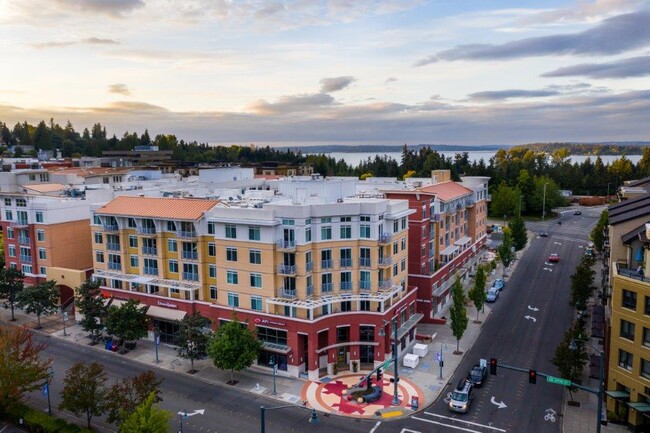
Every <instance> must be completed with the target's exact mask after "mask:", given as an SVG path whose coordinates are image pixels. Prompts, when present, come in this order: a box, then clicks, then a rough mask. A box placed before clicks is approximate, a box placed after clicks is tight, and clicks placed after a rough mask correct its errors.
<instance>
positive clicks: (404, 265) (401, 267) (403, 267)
mask: <svg viewBox="0 0 650 433" xmlns="http://www.w3.org/2000/svg"><path fill="white" fill-rule="evenodd" d="M400 270H401V271H402V272H404V271H405V270H406V259H402V263H401V266H400Z"/></svg>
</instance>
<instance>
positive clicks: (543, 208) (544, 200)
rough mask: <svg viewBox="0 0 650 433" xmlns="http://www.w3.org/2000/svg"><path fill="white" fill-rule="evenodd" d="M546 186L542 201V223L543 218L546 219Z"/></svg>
mask: <svg viewBox="0 0 650 433" xmlns="http://www.w3.org/2000/svg"><path fill="white" fill-rule="evenodd" d="M546 185H548V182H546V183H545V184H544V199H543V200H542V221H544V218H545V217H546Z"/></svg>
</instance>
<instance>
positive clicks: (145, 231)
mask: <svg viewBox="0 0 650 433" xmlns="http://www.w3.org/2000/svg"><path fill="white" fill-rule="evenodd" d="M138 233H140V234H141V235H155V234H156V228H155V227H140V228H139V229H138Z"/></svg>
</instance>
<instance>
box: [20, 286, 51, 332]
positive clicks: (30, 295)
mask: <svg viewBox="0 0 650 433" xmlns="http://www.w3.org/2000/svg"><path fill="white" fill-rule="evenodd" d="M59 298H60V292H59V289H58V288H57V287H56V281H54V280H49V281H44V282H42V283H38V284H36V285H35V286H31V287H26V288H24V289H23V290H21V291H20V293H19V294H18V299H17V300H18V302H16V305H17V306H18V307H19V308H22V309H23V310H24V311H25V312H26V313H28V314H36V318H37V319H38V327H39V328H40V327H41V315H43V314H46V315H47V314H52V313H54V312H56V311H57V310H58V309H59Z"/></svg>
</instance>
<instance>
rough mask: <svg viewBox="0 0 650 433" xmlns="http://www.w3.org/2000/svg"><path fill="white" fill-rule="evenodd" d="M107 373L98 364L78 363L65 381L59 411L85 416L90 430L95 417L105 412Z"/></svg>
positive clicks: (66, 375) (70, 370)
mask: <svg viewBox="0 0 650 433" xmlns="http://www.w3.org/2000/svg"><path fill="white" fill-rule="evenodd" d="M105 383H106V372H105V371H104V367H102V365H101V364H99V363H97V362H92V363H85V362H77V363H75V364H74V365H73V366H72V367H70V368H69V369H68V371H67V372H66V374H65V379H64V380H63V390H62V391H61V404H59V410H69V411H70V412H72V413H73V414H75V415H77V416H81V415H85V416H86V421H87V424H88V428H89V429H90V421H91V420H92V418H93V417H94V416H100V415H102V414H103V413H104V412H105V408H106V406H105V403H106V385H105Z"/></svg>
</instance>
